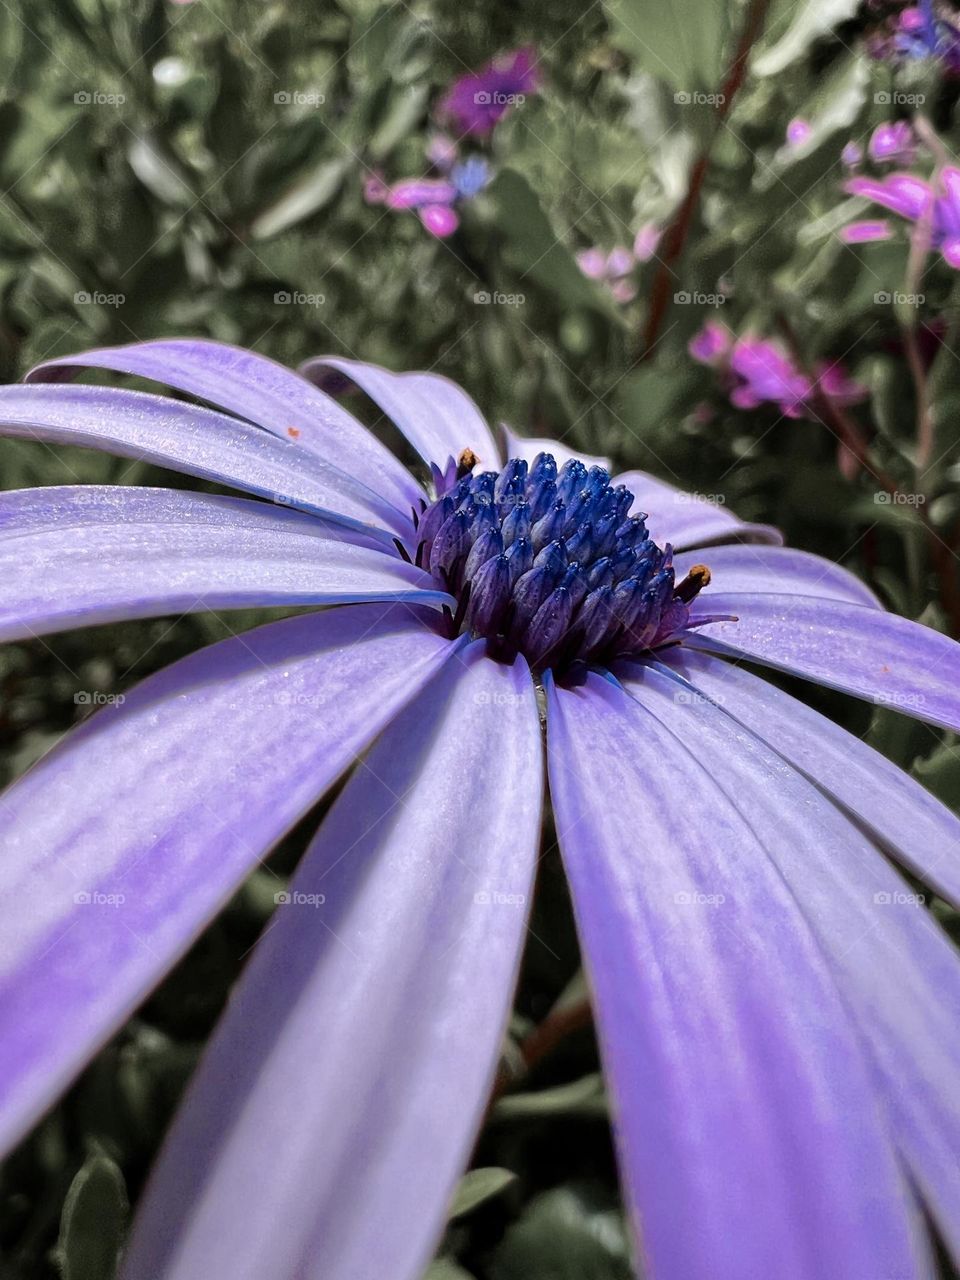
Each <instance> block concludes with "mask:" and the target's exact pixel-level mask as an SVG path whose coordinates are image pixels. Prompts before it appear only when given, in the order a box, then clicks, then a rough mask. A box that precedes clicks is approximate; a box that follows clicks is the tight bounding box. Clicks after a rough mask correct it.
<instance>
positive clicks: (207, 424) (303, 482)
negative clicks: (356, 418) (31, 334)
mask: <svg viewBox="0 0 960 1280" xmlns="http://www.w3.org/2000/svg"><path fill="white" fill-rule="evenodd" d="M4 435H8V436H26V437H28V438H29V439H33V440H45V441H50V442H52V443H55V444H73V445H83V446H85V447H86V448H88V449H105V450H106V451H107V452H109V453H116V454H119V455H120V457H123V458H136V459H138V460H142V461H145V462H152V463H155V464H156V465H157V466H161V467H172V468H173V469H174V470H175V471H184V472H186V473H187V474H188V475H193V476H199V477H201V479H204V480H213V481H215V482H217V483H218V484H227V485H231V486H232V487H234V488H236V489H242V490H244V491H246V492H247V493H255V494H257V495H258V496H259V497H264V498H270V499H272V500H273V501H274V502H281V503H283V504H285V505H286V506H292V507H301V508H304V509H305V510H308V511H313V512H315V513H319V514H320V515H323V516H325V517H327V518H328V519H331V520H335V521H337V523H338V524H344V525H346V526H347V527H349V528H355V529H359V530H360V531H361V532H363V533H365V534H367V535H370V536H374V537H379V538H380V539H381V540H382V541H385V542H388V543H392V542H393V534H392V533H390V532H389V531H388V529H392V530H394V531H395V532H397V533H400V534H408V533H409V532H410V520H409V518H408V517H406V516H403V515H401V514H400V513H399V512H398V511H396V510H395V509H394V508H393V507H391V506H390V505H389V503H386V502H384V501H383V499H380V498H377V497H376V496H375V495H374V494H372V493H371V492H370V491H369V490H367V489H365V487H364V486H363V485H360V484H359V483H358V482H357V481H356V480H354V479H352V478H351V477H350V476H348V475H346V474H345V473H344V472H342V471H338V470H337V469H336V468H335V467H331V466H329V465H328V464H327V463H325V462H323V461H321V459H320V458H318V457H317V456H316V455H315V454H313V453H311V452H308V451H307V450H306V449H301V448H298V447H297V445H296V444H295V443H294V442H293V441H281V440H278V439H276V438H275V437H274V436H272V435H270V434H268V433H267V432H266V431H261V430H260V429H259V428H258V427H254V426H251V425H250V424H249V423H246V422H240V421H239V420H238V419H237V418H230V417H227V415H226V414H223V413H217V412H215V411H214V410H213V409H201V408H199V407H198V406H197V405H189V404H182V403H180V402H179V401H177V400H171V399H170V398H169V397H165V396H154V395H147V394H146V393H144V392H142V391H125V390H121V389H120V388H118V387H87V386H69V387H67V386H56V385H53V386H48V385H45V384H44V385H39V386H26V387H25V386H22V385H12V386H2V387H0V436H4ZM384 526H387V527H384Z"/></svg>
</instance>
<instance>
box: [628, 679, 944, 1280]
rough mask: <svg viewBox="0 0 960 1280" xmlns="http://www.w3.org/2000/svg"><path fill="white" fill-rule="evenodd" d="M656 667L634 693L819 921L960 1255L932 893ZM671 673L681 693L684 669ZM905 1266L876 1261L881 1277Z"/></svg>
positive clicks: (900, 1131)
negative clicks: (915, 887) (920, 889)
mask: <svg viewBox="0 0 960 1280" xmlns="http://www.w3.org/2000/svg"><path fill="white" fill-rule="evenodd" d="M655 677H656V673H652V675H651V673H650V672H648V671H644V672H642V673H641V674H640V676H639V680H638V682H637V683H634V682H631V683H630V686H629V687H630V690H631V692H632V693H633V695H634V696H635V697H639V698H643V700H644V702H645V704H646V705H648V706H649V705H652V703H651V702H650V697H651V696H655V697H656V714H657V716H658V717H659V718H660V719H661V720H663V721H664V723H665V724H667V726H668V727H669V728H670V729H671V730H672V731H673V732H675V733H676V734H677V735H678V736H680V737H681V738H682V740H683V741H684V742H685V743H686V744H687V746H688V747H689V749H690V750H691V751H695V752H696V753H697V756H698V758H699V759H700V760H701V761H702V763H703V767H704V769H705V770H707V771H708V772H709V773H710V775H711V776H712V777H713V778H714V780H715V781H716V782H717V783H718V784H719V785H720V786H721V787H722V788H723V790H724V792H725V793H726V794H727V796H728V797H729V798H730V799H731V800H732V801H733V802H734V803H735V804H736V805H737V807H738V808H739V809H740V810H741V812H742V813H743V814H744V816H745V818H747V819H748V821H749V823H750V826H751V828H752V829H753V830H754V831H755V832H756V835H757V838H758V839H759V840H760V842H761V843H762V845H763V847H764V849H765V850H766V851H767V854H768V856H769V857H770V858H771V859H772V860H773V861H774V863H775V865H776V867H777V869H778V870H779V872H780V873H781V874H782V876H783V878H784V881H785V882H786V884H787V885H788V886H789V889H790V892H791V893H792V894H793V895H794V896H795V898H796V900H797V902H798V903H799V905H800V908H801V909H802V911H803V914H804V916H805V917H806V919H807V920H809V922H810V925H811V928H812V929H813V931H814V933H815V934H816V936H817V939H818V941H819V942H820V944H821V946H822V947H823V950H824V953H825V954H826V956H827V958H828V961H829V964H830V967H831V969H832V971H833V972H834V974H835V975H836V980H837V982H838V984H839V985H840V988H841V990H842V992H843V995H844V997H845V1000H846V1002H847V1004H848V1006H849V1008H850V1011H851V1014H852V1016H853V1018H854V1021H855V1026H856V1027H857V1029H858V1030H859V1033H860V1036H861V1038H862V1039H863V1041H864V1042H865V1043H866V1045H867V1046H868V1048H869V1050H870V1056H871V1058H872V1059H873V1062H874V1067H875V1072H876V1077H875V1078H876V1079H877V1081H878V1083H879V1084H880V1086H881V1088H882V1090H883V1093H884V1095H885V1097H884V1103H885V1109H886V1111H887V1112H888V1113H889V1116H890V1124H891V1129H892V1131H893V1135H894V1139H895V1141H896V1144H897V1147H898V1149H899V1151H900V1153H901V1155H902V1157H903V1159H904V1161H905V1163H906V1165H907V1167H908V1171H909V1173H910V1174H911V1177H912V1180H913V1182H914V1184H915V1185H916V1186H917V1187H918V1189H919V1190H920V1192H921V1193H922V1196H923V1198H924V1200H925V1202H926V1203H927V1205H928V1206H929V1208H930V1209H931V1211H932V1212H933V1215H934V1217H935V1219H936V1221H937V1225H938V1226H939V1228H940V1230H941V1231H942V1233H943V1235H944V1236H945V1238H946V1239H947V1241H948V1243H949V1244H950V1246H951V1248H952V1250H953V1254H954V1257H955V1258H960V1179H958V1178H957V1151H958V1150H960V1098H958V1095H957V1088H956V1064H957V1062H958V1061H960V963H958V957H957V953H956V951H955V949H954V948H953V947H952V946H951V945H950V943H949V942H948V941H947V939H946V937H945V936H944V934H943V933H942V932H941V931H940V929H939V928H938V927H937V925H936V924H935V923H934V922H933V919H932V917H931V916H930V915H929V913H928V912H927V911H925V910H923V908H922V901H923V900H922V897H921V896H920V895H917V894H915V893H912V892H911V890H910V885H909V884H907V883H906V882H905V881H904V880H903V879H902V878H901V877H900V876H899V875H897V873H896V871H894V869H893V867H892V866H891V865H890V864H889V863H888V862H887V860H886V859H885V858H884V857H883V855H882V854H881V853H880V852H879V850H878V849H877V848H876V846H875V845H874V844H873V843H872V842H871V841H870V839H869V838H868V837H867V836H865V835H864V834H863V832H862V831H860V830H859V829H858V828H857V827H856V826H854V824H852V823H851V822H850V821H849V820H848V819H847V818H845V817H844V816H843V815H842V814H841V813H840V811H839V810H838V809H837V808H836V807H835V806H834V805H832V804H831V803H830V802H829V801H828V800H827V799H826V798H825V797H824V796H823V795H822V793H821V792H820V791H818V790H817V788H816V787H814V786H812V785H811V784H810V783H809V782H808V781H807V780H806V779H805V778H804V777H803V776H802V775H801V774H799V773H798V772H797V771H796V770H795V769H793V768H791V767H790V766H789V765H787V764H786V763H785V762H784V761H783V760H782V759H781V758H780V757H779V756H777V755H776V754H775V753H774V752H772V751H770V750H769V749H768V748H767V747H766V745H765V744H764V743H762V742H761V741H760V740H759V739H758V738H756V737H755V736H754V735H753V734H750V733H748V732H745V731H744V730H743V729H741V728H740V727H739V726H738V725H737V724H736V723H735V722H734V721H733V720H731V719H730V718H729V717H728V716H726V715H724V714H723V712H721V711H719V710H718V709H716V708H714V707H713V706H711V705H710V704H709V703H698V704H697V705H696V706H695V707H694V706H692V705H691V703H690V702H689V700H686V701H685V700H683V699H682V698H681V697H679V696H678V693H677V692H674V691H671V692H666V691H665V690H664V688H663V685H662V683H661V682H657V685H656V686H655V685H654V678H655ZM667 679H672V680H673V681H674V689H675V690H676V691H679V692H681V693H682V692H683V685H682V684H681V682H680V681H678V680H677V679H676V677H667ZM770 955H771V952H765V953H764V954H763V956H762V957H761V960H760V962H761V963H764V964H765V963H767V961H768V959H769V958H770ZM851 1131H852V1126H851ZM898 1270H899V1268H898V1267H896V1266H887V1267H883V1268H878V1275H882V1274H883V1273H884V1271H888V1272H893V1274H896V1273H897V1271H898ZM838 1273H839V1274H843V1269H842V1268H837V1269H836V1270H834V1269H830V1268H828V1269H827V1270H826V1272H825V1274H831V1275H832V1274H838ZM905 1274H906V1272H905Z"/></svg>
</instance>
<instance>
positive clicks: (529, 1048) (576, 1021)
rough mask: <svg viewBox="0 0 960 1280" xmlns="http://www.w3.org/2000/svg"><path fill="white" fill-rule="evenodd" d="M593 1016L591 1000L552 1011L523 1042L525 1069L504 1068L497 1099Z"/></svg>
mask: <svg viewBox="0 0 960 1280" xmlns="http://www.w3.org/2000/svg"><path fill="white" fill-rule="evenodd" d="M592 1017H593V1013H592V1011H591V1008H590V1002H589V1000H577V1001H575V1002H574V1003H572V1004H568V1005H565V1006H564V1007H563V1008H562V1009H556V1010H554V1012H553V1013H550V1014H548V1015H547V1017H546V1018H544V1020H543V1022H541V1023H540V1025H539V1026H537V1027H534V1029H533V1030H532V1031H531V1032H530V1034H529V1035H528V1036H526V1037H525V1038H524V1039H523V1041H522V1042H521V1044H520V1058H521V1061H522V1064H523V1070H522V1072H521V1073H520V1074H519V1075H518V1074H516V1073H514V1072H510V1071H501V1072H500V1073H499V1075H498V1076H497V1080H496V1083H495V1084H494V1087H493V1097H494V1099H497V1098H499V1097H500V1095H501V1094H502V1093H504V1092H506V1090H507V1089H508V1088H509V1087H510V1086H511V1085H512V1084H515V1083H517V1081H518V1080H521V1079H522V1078H523V1077H524V1076H525V1075H526V1074H527V1073H528V1072H530V1071H532V1070H533V1069H534V1067H536V1066H537V1065H538V1064H539V1063H541V1062H542V1061H543V1059H544V1058H546V1057H549V1055H550V1054H551V1053H553V1051H554V1049H556V1047H557V1045H558V1044H560V1042H561V1041H562V1040H565V1039H566V1037H567V1036H569V1035H572V1034H573V1032H574V1031H580V1030H582V1029H583V1028H584V1027H588V1026H589V1025H590V1022H591V1020H592Z"/></svg>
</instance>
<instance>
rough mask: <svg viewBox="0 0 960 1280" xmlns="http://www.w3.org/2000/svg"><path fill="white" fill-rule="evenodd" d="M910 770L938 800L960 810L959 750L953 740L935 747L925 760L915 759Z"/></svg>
mask: <svg viewBox="0 0 960 1280" xmlns="http://www.w3.org/2000/svg"><path fill="white" fill-rule="evenodd" d="M911 772H912V774H913V776H914V777H915V778H916V779H917V781H918V782H921V783H923V785H924V786H925V787H926V788H927V790H928V791H932V792H933V794H934V795H935V796H936V797H937V799H938V800H942V801H943V803H944V804H945V805H949V807H950V808H951V809H953V810H954V811H960V751H958V750H957V747H956V743H955V742H951V743H945V744H944V745H942V746H939V747H937V748H936V750H935V751H934V752H933V753H932V754H931V755H929V756H928V757H927V758H926V760H917V761H915V763H914V766H913V769H912V770H911Z"/></svg>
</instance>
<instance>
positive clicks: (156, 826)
mask: <svg viewBox="0 0 960 1280" xmlns="http://www.w3.org/2000/svg"><path fill="white" fill-rule="evenodd" d="M453 651H454V646H451V645H450V643H449V642H447V641H444V640H442V639H441V638H440V637H439V636H436V635H434V634H433V633H432V632H430V631H428V630H427V629H425V627H424V626H423V624H422V622H421V621H420V619H419V618H417V617H416V616H415V615H414V611H413V610H410V609H409V608H406V607H403V606H393V607H391V608H383V607H382V606H367V605H356V606H353V607H351V608H349V609H333V610H330V611H329V612H325V613H322V614H312V615H310V616H307V617H301V618H289V619H286V620H285V621H283V622H277V623H271V624H270V625H268V626H265V627H261V628H259V629H257V630H255V631H248V632H246V633H245V634H244V635H242V636H238V637H236V638H232V639H230V640H225V641H222V642H221V643H219V644H215V645H212V646H211V647H210V648H208V649H204V650H202V651H201V652H199V653H195V654H192V655H191V656H189V657H187V658H185V659H183V661H181V662H178V663H176V664H175V665H174V666H172V667H168V668H167V669H166V670H164V671H161V672H159V673H158V674H157V675H155V676H153V677H152V678H151V679H149V680H147V681H145V682H144V683H143V684H141V685H139V686H138V687H137V688H136V689H135V690H134V691H133V692H132V693H130V694H128V695H127V696H126V699H125V700H124V701H123V702H122V703H120V704H116V705H114V706H111V707H108V708H106V709H105V710H103V711H101V712H100V713H99V714H98V715H96V716H94V717H93V718H92V719H91V720H90V721H88V722H87V723H86V724H84V725H83V726H82V727H81V728H80V729H78V730H77V731H75V732H74V733H73V734H71V735H70V736H69V737H68V738H67V739H66V740H65V741H64V742H63V743H62V744H61V745H60V746H59V747H57V748H55V749H54V750H53V751H52V752H51V753H50V754H49V755H47V756H45V757H44V758H43V760H42V761H41V762H40V763H39V764H38V765H36V766H35V767H34V768H33V769H32V770H31V771H30V772H29V773H27V774H26V775H25V776H24V777H23V778H22V779H21V780H20V781H19V782H17V783H16V784H15V785H14V786H13V787H12V788H11V789H9V790H8V791H7V792H6V793H5V794H4V795H2V796H0V816H2V831H0V897H2V901H3V904H4V928H3V932H2V935H0V1038H2V1040H3V1045H4V1060H3V1066H2V1068H0V1146H2V1148H3V1149H5V1150H6V1149H9V1147H10V1146H11V1145H13V1143H15V1142H16V1141H17V1140H18V1139H19V1138H20V1137H21V1136H22V1135H23V1133H24V1132H25V1131H26V1130H27V1129H28V1128H29V1127H30V1125H31V1124H33V1123H34V1122H35V1121H36V1119H37V1118H38V1116H39V1115H40V1114H41V1113H42V1111H43V1110H44V1109H45V1108H46V1107H47V1106H48V1105H49V1104H50V1103H51V1102H52V1101H53V1100H54V1098H55V1097H56V1096H57V1094H58V1093H59V1092H60V1091H61V1090H62V1089H63V1088H65V1086H66V1085H67V1084H69V1082H70V1080H71V1078H72V1077H73V1076H74V1075H75V1074H76V1072H77V1071H78V1070H79V1069H80V1068H81V1067H82V1066H83V1064H84V1062H85V1061H86V1060H87V1059H88V1058H89V1057H90V1056H91V1055H92V1054H93V1053H94V1052H95V1051H96V1049H97V1048H98V1047H99V1046H100V1045H101V1044H102V1043H103V1042H104V1041H105V1040H106V1039H107V1038H108V1037H109V1036H110V1035H111V1034H112V1033H113V1031H114V1030H116V1028H117V1027H118V1026H120V1025H121V1024H122V1022H123V1021H124V1019H125V1018H127V1017H128V1016H129V1015H130V1013H131V1012H132V1011H133V1009H135V1008H136V1006H137V1004H139V1002H140V1001H141V1000H142V999H143V998H144V996H145V995H146V994H147V993H148V992H149V991H150V989H151V988H152V987H153V986H154V985H155V984H156V983H157V982H158V981H159V979H160V978H161V977H162V976H163V975H164V973H165V972H166V971H167V970H168V969H169V968H170V967H171V966H172V965H173V963H174V962H175V961H176V960H177V959H178V958H179V957H180V956H181V955H182V954H183V953H184V951H186V949H187V947H188V946H189V945H190V943H191V942H192V941H193V940H194V938H196V936H197V935H198V934H199V933H200V931H201V929H202V928H203V927H204V925H206V923H207V922H208V921H209V920H210V919H211V917H212V916H213V915H215V913H216V912H217V911H218V910H219V909H220V907H221V906H222V905H223V903H224V902H225V901H226V900H227V899H228V898H229V896H230V894H232V893H233V892H234V891H235V890H236V888H237V887H238V886H239V884H240V883H241V881H242V880H243V879H244V877H245V876H247V875H248V874H249V873H250V871H252V870H253V869H254V867H256V865H257V863H258V862H259V860H260V859H261V858H262V857H263V856H264V855H265V853H266V852H267V851H268V850H269V848H270V847H271V846H272V845H273V844H275V843H276V841H277V840H279V839H280V837H281V836H282V835H283V834H284V832H286V831H287V830H288V829H289V828H290V827H291V826H292V824H293V823H294V822H296V821H297V820H298V819H299V818H300V817H301V816H302V815H303V814H304V813H305V812H306V811H307V810H308V809H309V808H310V806H311V805H312V804H313V803H314V802H315V801H316V800H317V799H318V798H319V797H320V796H321V795H322V794H323V792H324V791H325V790H326V788H327V787H328V786H329V785H330V783H331V782H333V780H334V779H335V778H336V777H337V776H338V775H339V774H340V773H341V772H342V771H343V770H344V769H345V768H346V767H347V766H348V765H349V764H350V763H351V762H352V761H353V760H354V759H355V758H356V756H357V754H358V753H359V752H360V751H362V750H363V749H364V748H365V747H366V745H367V743H369V741H370V739H371V738H372V737H373V736H374V735H375V734H376V733H377V732H378V731H379V729H380V728H382V726H383V725H384V724H386V723H388V722H389V721H390V720H391V719H392V717H393V716H394V715H395V714H396V713H397V711H398V710H399V709H400V708H401V707H402V706H403V705H404V704H405V703H406V702H407V700H408V699H409V698H411V697H412V696H413V695H414V694H416V693H417V691H418V690H419V689H420V688H421V687H422V685H423V684H424V683H425V682H426V681H427V680H428V679H429V677H430V676H431V675H432V674H433V673H434V672H435V671H436V670H437V668H438V667H439V666H440V664H441V663H442V662H443V661H444V660H445V659H446V658H447V657H448V656H449V655H450V654H451V653H452V652H453ZM25 902H29V903H30V910H29V911H26V910H24V907H23V904H24V903H25Z"/></svg>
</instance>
